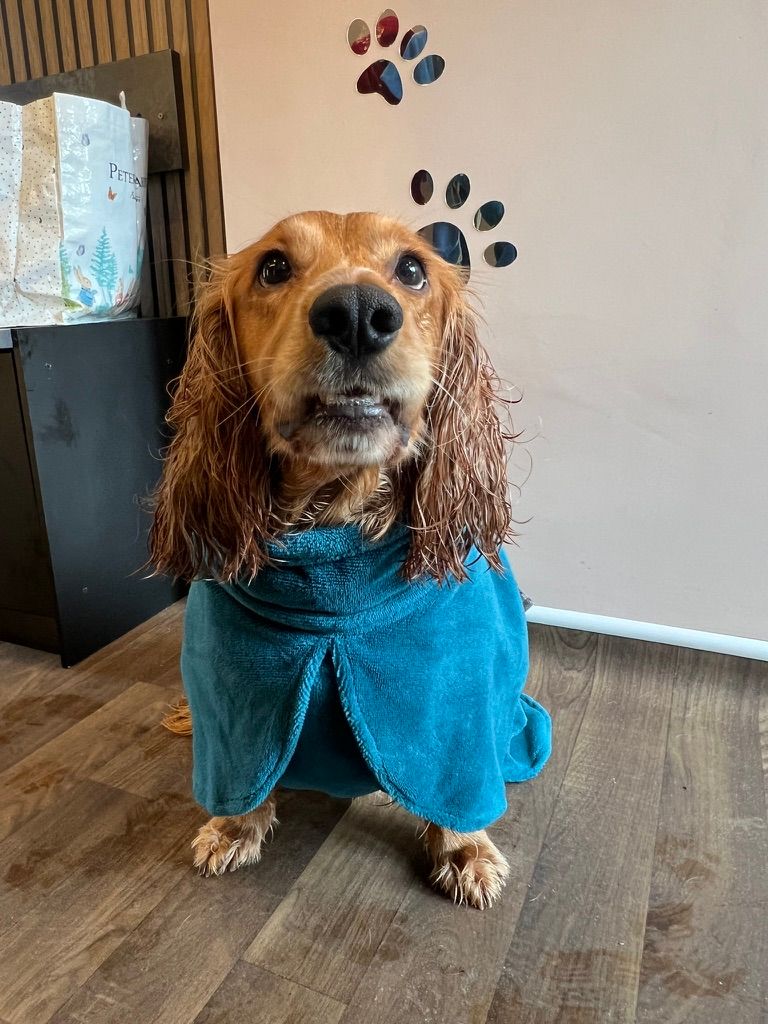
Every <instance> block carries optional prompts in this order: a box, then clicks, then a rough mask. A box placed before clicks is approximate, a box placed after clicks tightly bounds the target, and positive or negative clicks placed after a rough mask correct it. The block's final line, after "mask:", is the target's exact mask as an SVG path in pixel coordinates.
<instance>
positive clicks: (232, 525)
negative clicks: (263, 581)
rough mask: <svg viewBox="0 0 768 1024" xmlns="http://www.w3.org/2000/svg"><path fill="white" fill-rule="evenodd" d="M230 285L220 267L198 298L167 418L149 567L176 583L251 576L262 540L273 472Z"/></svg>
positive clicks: (261, 552)
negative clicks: (242, 354)
mask: <svg viewBox="0 0 768 1024" xmlns="http://www.w3.org/2000/svg"><path fill="white" fill-rule="evenodd" d="M231 280H232V274H231V272H228V271H227V269H226V267H224V268H221V269H219V270H217V271H214V273H213V275H212V277H211V279H210V280H209V281H208V282H207V283H206V284H204V285H203V286H202V287H201V289H200V290H199V293H198V296H197V302H196V307H195V315H194V318H193V320H192V325H191V329H190V347H189V352H188V355H187V361H186V363H185V365H184V370H183V372H182V375H181V378H180V380H179V385H178V388H177V390H176V393H175V395H174V399H173V403H172V405H171V409H170V412H169V413H168V417H167V421H168V423H169V424H170V426H171V427H172V429H173V430H174V437H173V440H172V442H171V444H170V447H169V449H168V454H167V457H166V461H165V467H164V470H163V476H162V479H161V482H160V485H159V487H158V490H157V492H156V495H155V516H154V523H153V526H152V530H151V533H150V548H151V559H152V562H153V564H154V566H155V567H156V569H157V570H158V571H159V572H167V573H170V574H171V575H173V576H176V577H180V578H182V579H193V578H194V577H195V576H197V575H201V574H202V575H207V576H216V577H217V578H219V579H231V578H233V577H234V576H236V575H239V574H240V573H249V574H250V573H256V572H258V570H259V568H261V566H262V565H263V564H264V560H265V551H264V544H265V542H266V540H268V539H270V487H269V481H270V473H271V465H270V459H269V456H268V453H267V448H266V445H265V443H264V439H263V436H262V432H261V428H260V426H259V416H258V409H257V408H256V403H255V399H254V396H253V394H252V393H251V391H250V389H249V386H248V382H247V379H246V376H245V373H244V371H243V369H242V367H241V364H240V357H239V355H238V350H237V344H236V341H235V329H234V317H233V313H232V298H231Z"/></svg>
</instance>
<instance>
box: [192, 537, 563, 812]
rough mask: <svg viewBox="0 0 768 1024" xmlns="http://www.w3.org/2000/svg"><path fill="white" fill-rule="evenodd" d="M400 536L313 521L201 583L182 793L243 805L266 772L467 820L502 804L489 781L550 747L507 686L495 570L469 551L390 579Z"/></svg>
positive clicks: (220, 806)
mask: <svg viewBox="0 0 768 1024" xmlns="http://www.w3.org/2000/svg"><path fill="white" fill-rule="evenodd" d="M408 544H409V532H408V530H407V529H406V528H404V527H396V528H394V529H392V530H391V531H390V532H389V533H388V534H387V535H386V537H385V538H384V539H383V540H381V541H378V542H370V541H367V540H365V539H364V538H363V537H362V536H361V534H360V531H359V530H358V529H357V527H353V526H343V527H320V528H316V529H313V530H309V531H307V532H306V533H297V534H290V535H286V536H285V537H284V538H283V540H282V542H281V543H280V544H273V545H271V546H270V556H271V562H270V564H268V565H267V566H266V567H265V568H264V569H262V570H261V572H259V574H258V575H257V576H256V578H255V579H254V580H252V581H250V582H238V583H232V584H222V583H217V582H214V581H212V580H201V581H198V582H195V583H193V584H192V587H191V589H190V593H189V598H188V601H187V610H186V619H185V626H184V646H183V650H182V662H181V664H182V674H183V678H184V687H185V690H186V693H187V697H188V699H189V704H190V708H191V711H192V722H193V733H192V734H193V750H194V769H193V789H194V794H195V798H196V799H197V800H198V801H199V803H201V804H202V805H203V806H204V807H205V808H206V809H207V810H208V811H209V812H210V813H211V814H215V815H233V814H234V815H236V814H244V813H246V812H247V811H250V810H252V809H253V808H254V807H256V806H258V804H260V803H261V802H262V801H263V800H264V799H266V797H267V795H268V794H269V792H270V791H271V790H272V789H273V788H274V787H275V786H276V785H278V784H279V785H281V786H285V787H288V788H291V789H316V790H321V791H323V792H326V793H330V794H332V795H334V796H343V797H353V796H361V795H362V794H364V793H370V792H373V791H375V790H379V789H382V790H384V791H385V792H386V793H388V794H389V795H390V796H391V797H392V799H393V800H395V801H396V802H397V803H399V804H402V806H403V807H405V808H407V809H408V810H409V811H411V812H412V813H413V814H417V815H419V816H420V817H423V818H426V819H428V820H429V821H432V822H434V823H435V824H437V825H442V826H444V827H446V828H452V829H456V830H457V831H460V832H471V831H474V830H475V829H480V828H484V827H485V826H486V825H488V824H490V823H491V822H492V821H494V820H495V819H496V818H498V817H499V816H500V815H501V814H503V813H504V811H505V809H506V806H507V803H506V796H505V792H504V784H505V782H522V781H524V780H525V779H530V778H532V777H533V776H534V775H536V774H537V772H538V771H539V770H540V769H541V767H542V766H543V765H544V763H545V761H546V760H547V758H548V756H549V752H550V741H551V727H550V720H549V715H548V714H547V712H546V711H545V710H544V709H543V708H542V707H541V706H540V705H539V704H537V702H536V701H535V700H533V699H532V698H531V697H529V696H528V695H527V694H525V693H523V692H522V690H523V685H524V683H525V679H526V674H527V671H528V636H527V629H526V622H525V617H524V612H523V605H522V600H521V597H520V593H519V591H518V588H517V584H516V583H515V579H514V577H513V575H512V571H511V569H510V568H509V565H508V563H507V561H506V559H504V573H503V574H499V573H497V572H495V571H493V570H491V569H490V567H489V566H488V563H487V562H486V561H485V560H484V559H483V558H482V557H481V556H480V555H479V554H478V553H477V552H476V551H474V550H473V551H472V552H471V553H470V556H469V558H468V559H467V568H468V572H469V576H470V578H469V579H468V580H467V581H466V582H464V583H460V584H459V583H456V581H455V580H453V581H451V582H448V583H445V584H443V585H442V586H441V585H440V584H438V583H437V582H436V581H434V580H432V579H424V580H420V581H416V582H408V581H406V580H405V579H404V578H403V577H402V575H401V574H400V569H401V567H402V564H403V562H404V560H405V557H406V555H407V551H408Z"/></svg>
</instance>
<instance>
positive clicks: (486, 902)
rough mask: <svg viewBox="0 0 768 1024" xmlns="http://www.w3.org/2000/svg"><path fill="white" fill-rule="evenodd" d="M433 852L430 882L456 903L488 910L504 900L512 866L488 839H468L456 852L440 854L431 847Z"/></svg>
mask: <svg viewBox="0 0 768 1024" xmlns="http://www.w3.org/2000/svg"><path fill="white" fill-rule="evenodd" d="M454 835H455V833H454ZM431 852H432V855H433V858H434V859H433V867H432V871H431V873H430V876H429V881H430V883H431V885H432V886H433V887H434V888H435V889H437V891H438V892H441V893H443V894H444V895H445V896H448V898H449V899H452V900H453V902H454V903H456V904H459V905H461V904H466V906H468V907H476V908H477V909H478V910H485V909H487V908H488V907H491V906H493V904H494V903H495V902H496V901H497V900H498V899H499V897H500V896H501V891H502V889H503V888H504V886H505V885H506V884H507V878H508V877H509V864H508V863H507V860H506V858H505V857H503V856H502V854H501V853H500V852H499V851H498V850H497V849H496V847H495V846H494V844H493V843H492V842H491V841H490V839H488V838H487V837H484V838H478V839H468V841H467V842H466V843H464V844H463V845H460V846H458V847H457V848H456V849H451V850H444V851H441V852H438V851H437V850H435V848H434V846H432V850H431Z"/></svg>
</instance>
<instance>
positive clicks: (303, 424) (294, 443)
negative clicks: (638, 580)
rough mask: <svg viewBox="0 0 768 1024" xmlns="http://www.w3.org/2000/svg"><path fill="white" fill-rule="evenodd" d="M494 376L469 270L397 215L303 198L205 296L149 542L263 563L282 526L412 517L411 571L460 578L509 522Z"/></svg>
mask: <svg viewBox="0 0 768 1024" xmlns="http://www.w3.org/2000/svg"><path fill="white" fill-rule="evenodd" d="M494 383H495V377H494V374H493V370H492V368H491V366H490V364H489V362H488V359H487V356H486V355H485V352H484V350H483V349H482V347H481V346H480V344H479V342H478V339H477V332H476V325H475V320H474V317H473V315H472V312H471V310H470V308H469V306H468V304H467V300H466V296H465V287H464V280H463V278H462V276H461V275H460V272H459V271H457V270H456V269H455V268H453V267H451V266H449V265H448V264H447V263H445V262H444V261H443V260H442V259H441V258H440V257H439V256H438V255H437V254H436V253H435V252H434V250H432V248H431V247H430V246H428V245H427V244H426V243H425V242H424V240H423V239H421V238H420V237H419V236H418V235H416V234H414V233H413V232H411V231H410V230H408V228H406V227H405V226H404V225H402V224H400V223H398V222H397V221H394V220H391V219H388V218H385V217H381V216H378V215H375V214H369V213H355V214H348V215H346V216H341V215H337V214H330V213H305V214H299V215H297V216H294V217H290V218H288V219H287V220H284V221H282V222H281V223H279V224H278V225H276V227H274V228H273V229H272V230H271V231H270V232H269V233H268V234H267V235H265V237H264V238H262V239H261V241H259V242H257V243H256V244H255V245H252V246H250V247H249V248H247V249H245V250H243V251H242V252H241V253H239V254H238V255H236V256H233V257H231V258H230V259H228V260H227V261H226V262H225V263H223V264H222V265H221V266H220V267H219V268H218V269H217V270H215V271H214V273H213V274H212V276H211V279H210V281H209V282H208V283H207V284H206V285H204V286H203V288H202V289H201V291H200V294H199V296H198V300H197V306H196V312H195V317H194V321H193V328H192V332H191V344H190V351H189V355H188V358H187V363H186V365H185V369H184V372H183V374H182V377H181V381H180V384H179V387H178V390H177V392H176V395H175V398H174V403H173V407H172V409H171V413H170V416H169V422H170V423H171V425H172V426H173V427H174V428H175V429H176V435H175V437H174V440H173V442H172V444H171V447H170V449H169V453H168V458H167V461H166V465H165V470H164V474H163V480H162V483H161V485H160V489H159V492H158V501H157V509H156V515H155V523H154V527H153V536H152V547H153V558H154V561H155V564H156V565H157V567H158V568H159V569H161V570H166V571H170V572H173V573H175V574H177V575H179V576H183V577H187V578H191V577H192V576H194V575H195V574H197V573H199V572H201V571H205V572H208V573H214V574H215V575H217V576H218V577H220V578H227V579H228V578H232V577H234V576H236V575H239V574H241V573H255V572H257V571H258V569H259V568H260V566H261V565H262V564H263V562H264V559H265V545H266V543H267V542H268V541H270V540H272V539H274V538H275V537H276V536H277V535H278V534H279V533H280V532H281V531H282V530H284V529H286V528H287V527H296V526H302V525H305V526H309V525H313V524H314V523H320V522H325V523H328V522H345V521H357V522H359V523H360V524H361V525H362V526H363V528H364V529H366V530H367V532H369V533H371V534H373V535H379V534H381V533H383V532H385V531H386V529H387V528H388V527H389V526H390V525H391V524H392V522H393V521H394V520H395V519H397V518H402V519H403V520H404V521H405V522H407V523H408V525H409V526H410V527H411V528H412V543H411V549H410V554H409V558H408V561H407V562H406V566H405V571H406V573H407V574H408V575H409V576H410V577H414V576H418V575H421V574H424V573H427V574H430V575H432V576H434V577H435V578H437V579H441V580H442V579H444V578H445V577H446V576H447V575H448V574H449V573H450V574H453V575H454V576H456V577H457V578H459V579H462V578H463V577H464V569H463V561H464V558H465V557H466V554H467V552H468V550H469V548H470V547H471V546H472V545H473V544H474V545H476V546H477V547H478V549H479V550H480V551H481V552H482V553H483V554H484V555H485V556H486V557H487V558H488V559H489V560H490V561H491V563H492V564H498V549H499V546H500V545H501V543H502V541H503V540H504V539H505V538H506V537H508V536H509V534H510V522H511V517H510V508H509V503H508V500H507V478H506V460H505V444H504V441H505V435H504V433H503V431H502V428H501V425H500V423H499V419H498V417H497V415H496V411H495V396H494Z"/></svg>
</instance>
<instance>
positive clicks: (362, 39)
mask: <svg viewBox="0 0 768 1024" xmlns="http://www.w3.org/2000/svg"><path fill="white" fill-rule="evenodd" d="M399 32H400V22H399V20H398V17H397V15H396V14H395V12H394V11H393V10H391V9H389V8H388V9H387V10H386V11H383V12H382V14H380V15H379V20H378V21H377V22H376V42H377V43H378V44H379V46H380V47H382V49H386V48H387V47H389V46H392V44H393V43H394V42H395V41H396V39H397V36H398V33H399ZM347 41H348V43H349V48H350V49H351V50H352V53H354V54H357V55H358V56H361V57H362V56H363V55H364V54H366V53H368V50H369V49H370V46H371V30H370V28H368V25H367V24H366V22H364V21H363V20H362V19H361V18H356V19H355V20H354V21H353V22H352V24H351V25H350V26H349V28H348V30H347ZM426 45H427V30H426V29H425V28H424V26H423V25H414V27H413V28H411V29H408V31H407V32H406V33H405V35H404V36H403V38H402V39H401V40H400V56H401V57H402V59H403V60H415V59H416V58H417V57H419V56H420V55H421V52H422V51H423V49H424V47H425V46H426ZM444 70H445V61H444V60H443V58H442V57H440V56H439V55H438V54H436V53H431V54H429V55H428V56H426V57H422V58H421V60H420V61H419V62H418V63H417V64H416V66H415V67H414V69H413V80H414V82H415V83H416V84H417V85H430V84H431V83H432V82H436V81H437V79H438V78H439V77H440V76H441V75H442V73H443V71H444ZM357 91H358V92H359V93H363V94H364V95H367V94H368V93H378V94H379V95H380V96H383V97H384V99H385V100H386V101H387V103H391V104H393V105H396V104H398V103H400V101H401V100H402V98H403V80H402V78H401V77H400V72H399V70H398V68H397V65H396V64H394V62H393V61H391V60H386V59H383V58H382V59H381V60H376V61H374V62H373V63H372V64H369V65H368V67H367V68H366V69H365V71H363V73H362V74H361V75H360V77H359V78H358V80H357Z"/></svg>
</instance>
